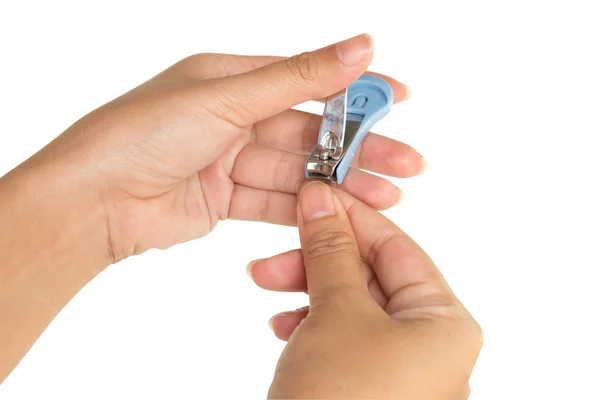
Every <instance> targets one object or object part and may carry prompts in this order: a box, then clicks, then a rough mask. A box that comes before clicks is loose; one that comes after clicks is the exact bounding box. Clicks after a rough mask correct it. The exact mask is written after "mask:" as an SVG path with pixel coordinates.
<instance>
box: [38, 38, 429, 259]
mask: <svg viewBox="0 0 600 400" xmlns="http://www.w3.org/2000/svg"><path fill="white" fill-rule="evenodd" d="M372 53H373V49H372V42H371V39H370V38H369V37H368V36H365V35H361V36H358V37H355V38H353V39H350V40H348V41H346V42H343V43H342V44H338V45H333V46H329V47H326V48H323V49H320V50H317V51H314V52H310V53H304V54H301V55H298V56H295V57H292V58H287V59H282V58H279V57H240V56H227V55H219V54H204V55H196V56H192V57H189V58H187V59H185V60H183V61H181V62H179V63H177V64H176V65H174V66H173V67H171V68H169V69H167V70H166V71H164V72H163V73H161V74H159V75H158V76H156V77H155V78H153V79H151V80H150V81H148V82H146V83H144V84H143V85H141V86H139V87H138V88H136V89H134V90H132V91H131V92H129V93H127V94H125V95H123V96H122V97H120V98H118V99H116V100H114V101H112V102H110V103H108V104H107V105H105V106H103V107H101V108H99V109H98V110H96V111H94V112H93V113H91V114H90V115H88V116H86V117H84V118H83V119H82V120H80V121H79V122H78V123H76V124H75V125H74V126H72V127H71V128H70V129H69V130H68V131H67V132H65V133H64V134H63V135H62V136H61V137H59V138H58V139H57V140H56V141H55V142H54V143H52V144H51V145H50V146H48V148H47V149H44V151H43V152H42V155H41V156H40V157H38V160H39V159H40V158H41V159H42V160H46V159H48V158H51V160H52V161H53V162H55V161H56V160H61V162H62V163H64V164H66V168H65V169H64V170H63V171H61V173H60V175H61V179H64V178H62V177H63V175H64V174H67V173H68V174H70V175H73V174H85V178H82V179H80V180H83V181H85V182H86V185H85V187H86V191H88V192H89V191H93V192H94V193H97V196H96V197H97V198H99V199H101V201H102V204H103V208H104V209H105V211H106V221H107V225H108V226H107V232H108V236H109V244H110V251H109V253H110V254H111V259H112V260H111V261H112V262H116V261H118V260H120V259H123V258H125V257H128V256H130V255H133V254H138V253H141V252H143V251H145V250H147V249H149V248H166V247H169V246H172V245H174V244H176V243H179V242H182V241H187V240H190V239H194V238H198V237H201V236H203V235H206V234H207V233H208V232H209V231H210V230H211V229H213V228H214V226H215V225H216V224H217V222H218V221H219V220H223V219H226V218H232V219H243V220H254V221H266V222H271V223H276V224H287V225H294V224H295V207H296V196H295V192H296V187H297V185H298V184H299V183H300V182H301V181H302V180H303V179H304V172H303V168H304V161H305V158H306V155H307V154H308V152H310V150H312V147H313V146H314V145H315V143H316V138H317V134H318V127H319V123H320V119H321V117H320V116H318V115H312V114H308V113H304V112H300V111H296V110H290V109H289V108H290V107H292V106H294V105H296V104H299V103H302V102H304V101H307V100H311V99H319V98H324V97H326V96H328V95H330V94H332V93H335V92H337V91H338V90H340V89H342V88H343V87H345V86H347V85H348V84H350V83H351V82H353V81H354V80H355V79H357V78H358V77H359V76H360V75H361V74H362V73H364V71H365V70H366V68H367V66H368V65H369V63H370V61H371V58H372ZM385 78H386V79H387V81H388V82H389V83H390V84H391V85H392V87H393V89H394V97H395V99H396V100H397V101H400V100H403V99H404V98H405V97H406V96H407V91H406V88H405V87H404V85H402V84H400V83H398V82H396V81H394V80H393V79H391V78H387V77H385ZM44 155H45V156H46V157H45V158H44ZM422 168H423V161H422V158H421V156H420V155H419V154H418V153H417V152H416V151H415V150H413V149H412V148H410V147H409V146H407V145H405V144H402V143H399V142H397V141H395V140H392V139H388V138H385V137H382V136H378V135H374V134H371V135H369V136H368V137H367V138H366V139H365V141H364V144H363V146H362V150H361V151H360V155H359V156H357V157H356V161H355V163H354V168H353V169H352V170H351V171H350V173H349V174H348V177H347V179H346V180H345V182H344V184H343V185H342V188H343V189H345V190H346V191H348V192H349V193H351V194H353V195H354V196H356V197H357V198H359V199H361V200H363V201H364V202H365V203H367V204H369V205H371V206H372V207H375V208H378V209H383V208H387V207H390V206H392V205H393V204H394V203H396V202H397V201H398V200H399V199H400V196H401V192H400V191H399V189H398V188H396V187H395V186H394V185H393V184H392V183H390V182H388V181H387V180H385V179H383V178H380V177H378V176H376V175H372V174H369V173H367V172H364V171H362V170H361V169H367V170H371V171H373V172H376V173H381V174H386V175H390V176H395V177H410V176H413V175H415V174H417V173H419V172H420V171H421V169H422Z"/></svg>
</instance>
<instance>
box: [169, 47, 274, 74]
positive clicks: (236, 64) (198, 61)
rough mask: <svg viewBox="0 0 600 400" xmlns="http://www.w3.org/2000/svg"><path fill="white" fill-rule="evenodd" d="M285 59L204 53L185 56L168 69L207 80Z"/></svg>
mask: <svg viewBox="0 0 600 400" xmlns="http://www.w3.org/2000/svg"><path fill="white" fill-rule="evenodd" d="M283 59H284V57H278V56H240V55H234V54H218V53H202V54H194V55H192V56H189V57H186V58H184V59H183V60H181V61H179V62H178V63H177V64H175V65H173V66H172V67H171V68H169V69H168V70H167V71H175V72H178V73H182V74H184V75H186V76H189V77H190V78H194V79H198V80H205V79H214V78H222V77H225V76H230V75H236V74H241V73H244V72H248V71H252V70H255V69H257V68H261V67H264V66H265V65H269V64H271V63H274V62H275V61H280V60H283Z"/></svg>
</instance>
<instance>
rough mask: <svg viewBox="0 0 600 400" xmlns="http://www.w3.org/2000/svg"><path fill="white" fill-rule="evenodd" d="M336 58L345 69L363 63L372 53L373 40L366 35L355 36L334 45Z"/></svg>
mask: <svg viewBox="0 0 600 400" xmlns="http://www.w3.org/2000/svg"><path fill="white" fill-rule="evenodd" d="M335 47H336V50H337V54H338V58H339V59H340V61H341V62H342V64H344V65H345V66H347V67H353V66H355V65H357V64H359V63H360V62H362V61H364V60H365V59H366V58H367V57H368V56H369V55H370V54H371V53H372V52H373V39H371V36H369V35H367V34H362V35H358V36H355V37H353V38H351V39H348V40H344V41H343V42H340V43H338V44H336V46H335Z"/></svg>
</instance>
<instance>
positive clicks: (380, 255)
mask: <svg viewBox="0 0 600 400" xmlns="http://www.w3.org/2000/svg"><path fill="white" fill-rule="evenodd" d="M298 226H299V230H300V239H301V243H302V250H301V252H300V251H299V250H296V251H292V252H288V253H284V254H281V255H278V256H275V257H272V258H270V259H266V260H260V261H258V262H255V263H253V264H252V265H251V268H250V272H251V276H252V277H253V279H254V280H255V282H256V283H257V284H258V285H259V286H262V287H263V288H266V289H271V290H306V291H307V292H308V295H309V298H310V307H309V309H304V310H303V309H301V310H297V311H292V312H287V313H281V314H278V315H276V316H275V317H273V318H272V320H271V326H272V328H273V330H274V332H275V334H276V335H277V337H279V338H281V339H284V340H288V344H287V346H286V348H285V350H284V352H283V354H282V356H281V359H280V360H279V363H278V365H277V370H276V372H275V377H274V380H273V384H272V386H271V389H270V392H269V397H270V398H352V399H356V398H369V399H375V398H394V399H436V400H439V399H466V398H467V397H468V396H469V392H470V389H469V377H470V375H471V371H472V369H473V366H474V364H475V361H476V359H477V356H478V354H479V351H480V348H481V345H482V334H481V329H480V327H479V325H478V324H477V322H476V321H475V320H474V319H473V318H472V316H471V315H470V314H469V312H468V311H467V310H466V309H465V307H464V306H463V305H462V304H461V303H460V301H459V300H458V299H457V298H456V296H455V295H454V294H453V293H452V291H451V290H450V288H449V287H448V285H447V283H446V282H445V281H444V279H443V277H442V275H441V274H440V272H439V271H438V269H437V268H436V267H435V265H434V264H433V262H432V261H431V260H430V259H429V257H428V256H427V255H426V254H425V252H424V251H423V250H422V249H421V248H420V247H419V246H418V245H417V244H416V243H415V242H413V241H412V240H411V239H410V238H409V237H408V236H407V235H406V234H405V233H404V232H402V231H401V230H400V229H399V228H398V227H397V226H395V225H394V224H393V223H392V222H391V221H389V220H388V219H386V218H385V217H384V216H383V215H381V214H379V213H378V212H376V211H375V210H373V209H372V208H370V207H368V206H366V205H365V204H363V203H361V202H360V201H358V200H355V199H353V198H352V197H351V196H349V195H348V194H347V193H343V192H341V191H338V190H332V189H331V188H330V187H329V186H327V185H325V184H323V183H321V182H311V183H308V184H307V185H305V186H304V187H303V188H302V189H301V192H300V195H299V206H298ZM363 260H364V261H363ZM304 266H305V268H306V269H305V271H306V275H304Z"/></svg>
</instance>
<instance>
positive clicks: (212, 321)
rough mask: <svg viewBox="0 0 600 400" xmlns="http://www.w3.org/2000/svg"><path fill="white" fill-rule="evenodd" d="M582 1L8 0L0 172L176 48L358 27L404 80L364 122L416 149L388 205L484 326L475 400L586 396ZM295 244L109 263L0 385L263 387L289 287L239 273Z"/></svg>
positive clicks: (245, 242) (46, 394)
mask: <svg viewBox="0 0 600 400" xmlns="http://www.w3.org/2000/svg"><path fill="white" fill-rule="evenodd" d="M594 3H596V5H597V2H594V1H589V2H587V3H586V2H577V1H562V2H553V1H539V2H535V1H502V2H490V1H472V2H465V1H438V2H428V1H420V2H416V1H412V2H408V1H393V2H392V1H390V2H383V1H373V0H370V1H365V2H360V3H356V4H353V3H352V2H350V1H323V0H321V1H301V2H286V1H272V2H267V1H258V0H256V1H238V2H235V1H189V2H183V1H168V2H167V1H164V2H160V3H159V2H157V4H152V3H151V2H147V1H144V2H142V1H139V2H132V1H130V2H127V1H102V2H91V1H87V2H86V1H78V2H76V1H73V2H68V1H57V0H55V1H37V2H31V1H18V2H17V1H14V2H9V1H5V0H3V1H2V2H0V48H1V52H0V60H1V61H0V174H4V173H6V172H8V171H9V170H10V169H12V168H13V167H14V166H16V165H17V164H19V163H20V162H21V161H23V160H24V159H26V158H27V157H29V156H30V155H31V154H32V153H33V152H35V151H36V150H38V149H39V148H41V147H42V146H44V145H45V144H46V143H47V142H48V141H50V140H51V139H52V138H54V137H55V136H56V135H58V134H60V132H62V131H63V130H64V129H65V128H67V127H68V126H69V125H70V124H71V123H72V122H74V121H75V120H76V119H78V118H80V117H81V116H83V115H85V114H86V113H87V112H89V111H91V110H92V109H94V108H96V107H98V106H100V105H101V104H103V103H105V102H107V101H109V100H111V99H112V98H114V97H116V96H118V95H120V94H121V93H123V92H125V91H127V90H129V89H130V88H132V87H133V86H135V85H137V84H139V83H141V82H142V81H144V80H146V79H149V78H150V77H152V76H153V75H154V74H156V73H158V72H159V71H161V70H162V69H164V68H166V67H168V66H169V65H171V64H172V63H174V62H176V61H178V60H179V59H181V58H183V57H185V56H187V55H190V54H193V53H197V52H228V53H242V54H275V55H291V54H293V53H296V52H300V51H304V50H310V49H313V48H317V47H321V46H324V45H327V44H329V43H332V42H335V41H338V40H341V39H344V38H346V37H349V36H352V35H355V34H358V33H361V32H368V33H371V34H372V35H373V37H374V40H375V48H376V51H375V59H374V61H373V65H372V70H375V71H379V72H382V73H386V74H389V75H392V76H394V77H396V78H398V79H399V80H401V81H403V82H405V83H407V84H408V85H409V86H410V87H411V89H412V92H413V96H412V99H411V100H410V101H408V102H406V103H404V104H401V105H399V106H397V107H396V108H395V109H394V111H393V112H392V113H391V114H390V115H389V116H388V117H386V119H385V120H384V121H382V122H381V123H380V124H378V129H377V131H378V132H380V133H382V134H385V135H389V136H392V137H394V138H397V139H399V140H403V141H406V142H407V143H410V144H412V145H413V146H414V147H416V148H417V149H418V150H419V151H420V152H421V153H422V154H424V155H425V157H426V158H427V160H428V162H429V168H428V171H427V173H426V174H425V175H424V176H420V177H417V178H414V179H410V180H406V181H402V180H398V181H397V183H398V184H399V185H400V186H401V187H402V188H403V189H404V191H405V199H404V202H403V203H402V204H401V205H400V206H398V207H396V208H394V209H392V210H390V211H388V212H387V215H389V216H390V217H391V218H393V219H394V220H395V221H396V222H397V223H398V224H399V225H400V226H401V227H402V228H403V229H405V230H406V231H407V232H408V233H410V234H411V235H413V237H414V238H415V239H416V240H417V241H418V242H419V243H420V244H421V245H422V246H423V247H424V248H425V249H426V250H427V251H428V252H429V253H430V254H431V256H432V257H433V258H434V260H435V261H436V262H437V264H438V266H439V267H440V269H441V270H442V272H443V273H444V274H445V276H446V277H447V279H448V280H449V282H450V283H451V285H452V286H453V288H454V289H455V291H456V292H457V294H458V295H459V297H460V298H461V299H462V300H463V302H464V303H465V304H466V305H467V307H468V308H469V309H470V310H471V311H472V313H473V314H474V316H475V317H476V318H477V319H478V321H479V322H480V323H481V325H482V327H483V330H484V337H485V344H484V348H483V351H482V353H481V357H480V359H479V362H478V364H477V367H476V370H475V372H474V374H473V377H472V391H473V394H472V397H471V398H472V399H485V400H494V399H499V400H505V399H600V387H599V384H598V377H599V375H600V365H599V361H598V360H600V345H599V338H600V328H599V324H598V316H599V313H598V306H599V305H600V291H599V290H598V289H597V285H598V279H599V278H600V273H599V270H598V268H599V267H600V262H599V261H598V257H599V254H598V249H599V245H598V242H599V239H600V233H599V230H598V226H599V223H600V215H599V211H598V205H599V204H600V195H599V190H598V184H599V175H600V174H599V172H600V162H599V157H598V152H599V151H600V149H599V146H598V142H599V141H598V137H599V135H600V60H599V54H600V23H599V22H598V21H599V19H600V18H599V17H600V13H599V12H598V11H597V10H596V9H595V7H594ZM321 107H322V106H318V107H314V106H310V108H311V109H312V110H315V111H317V112H320V111H321ZM0 201H1V199H0ZM297 245H298V239H297V236H296V231H295V230H294V229H292V228H282V227H275V226H268V225H260V224H253V223H241V222H231V221H228V222H226V223H223V224H222V225H220V226H219V227H218V228H217V229H216V231H215V232H214V233H212V234H210V235H209V236H208V237H206V238H203V239H201V240H198V241H194V242H191V243H187V244H184V245H179V246H176V247H174V248H172V249H170V250H168V251H150V252H148V253H146V254H144V255H142V256H139V257H136V258H133V259H129V260H127V261H125V262H123V263H121V264H118V265H115V266H112V267H110V268H109V269H108V270H107V271H106V272H105V273H103V274H102V275H100V276H99V277H98V278H97V279H95V280H94V281H93V282H92V283H91V284H89V285H88V286H87V287H86V288H84V290H82V291H81V292H80V294H79V295H78V296H77V297H76V298H75V299H74V300H73V301H72V302H71V303H70V304H69V305H68V306H67V307H66V308H65V309H64V310H63V312H62V313H61V314H60V315H59V316H58V317H57V318H56V320H55V321H54V322H53V323H52V325H51V326H50V327H49V328H48V329H47V331H46V332H45V333H44V335H43V336H42V337H41V338H40V339H39V341H38V342H37V343H36V345H35V346H34V347H33V349H32V350H31V351H30V352H29V354H28V355H27V356H26V358H25V359H24V360H23V362H22V363H21V364H20V365H19V366H18V367H17V369H16V370H15V371H14V372H13V374H12V375H11V376H10V377H9V378H8V379H7V380H6V381H5V383H4V384H3V385H2V386H1V387H0V397H1V398H3V399H4V398H6V399H41V398H52V399H54V398H57V399H58V398H60V399H63V400H67V399H78V400H79V399H107V398H111V399H130V398H145V399H149V398H163V399H164V398H172V399H188V398H263V397H264V396H265V395H266V391H267V389H268V386H269V384H270V379H271V377H272V373H273V369H274V366H275V363H276V361H277V358H278V356H279V353H280V351H281V350H282V348H283V346H284V343H283V342H280V341H278V340H277V339H275V338H274V337H273V335H272V333H271V331H270V330H269V328H268V326H267V320H268V318H269V317H270V316H271V315H272V314H274V313H276V312H278V311H282V310H287V309H293V308H297V307H300V306H303V305H305V304H306V298H305V297H304V295H300V294H296V295H294V294H277V293H268V292H265V291H263V290H261V289H258V288H256V287H255V286H254V285H253V283H252V282H251V281H250V280H249V279H248V278H247V277H246V275H245V273H244V270H245V266H246V263H247V262H248V261H250V260H252V259H254V258H260V257H266V256H270V255H272V254H275V253H276V252H280V251H284V250H288V249H291V248H294V247H296V246H297ZM0 323H2V322H1V321H0ZM0 357H1V355H0Z"/></svg>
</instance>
